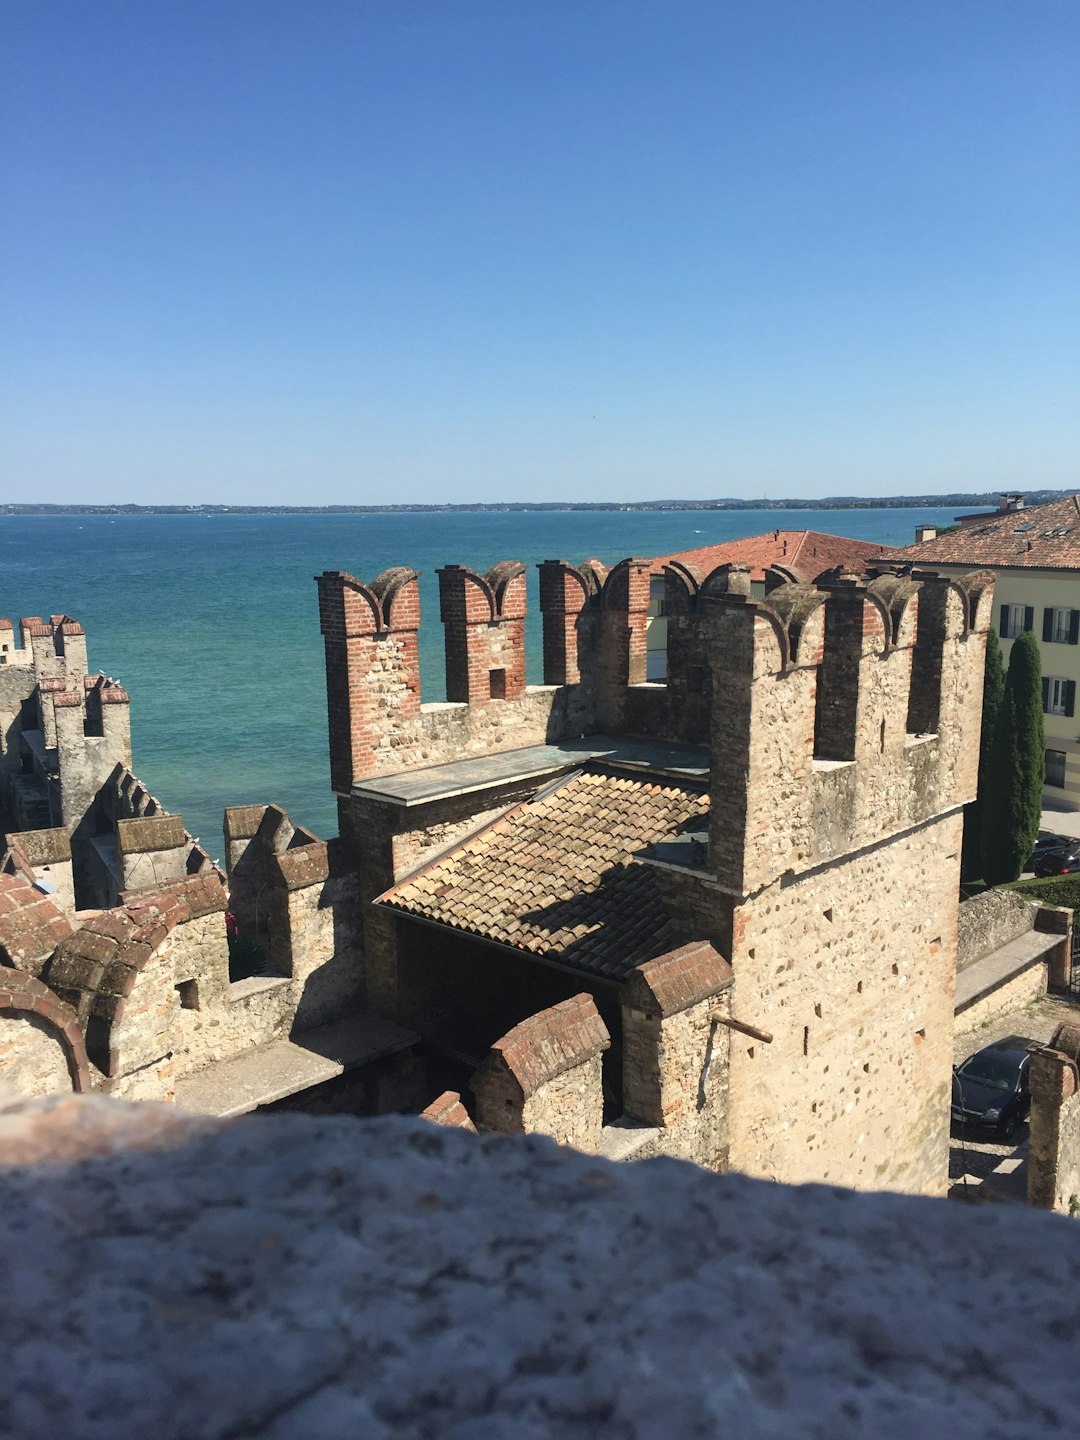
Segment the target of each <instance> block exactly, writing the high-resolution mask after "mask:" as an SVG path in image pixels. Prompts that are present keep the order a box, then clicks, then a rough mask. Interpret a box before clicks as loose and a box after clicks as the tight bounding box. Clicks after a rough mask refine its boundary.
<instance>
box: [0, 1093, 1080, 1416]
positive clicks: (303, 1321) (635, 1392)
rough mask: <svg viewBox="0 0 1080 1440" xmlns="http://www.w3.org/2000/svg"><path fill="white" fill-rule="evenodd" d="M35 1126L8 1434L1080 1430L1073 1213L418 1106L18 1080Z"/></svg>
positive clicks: (0, 1400)
mask: <svg viewBox="0 0 1080 1440" xmlns="http://www.w3.org/2000/svg"><path fill="white" fill-rule="evenodd" d="M16 1138H18V1146H19V1148H18V1149H17V1150H16V1151H15V1153H16V1154H18V1155H19V1156H20V1157H21V1158H23V1159H26V1158H29V1157H30V1156H33V1155H36V1156H37V1157H38V1158H39V1159H40V1160H42V1161H44V1162H46V1163H40V1164H38V1165H36V1166H25V1167H22V1168H20V1167H18V1166H16V1167H10V1166H9V1168H7V1169H5V1170H4V1171H3V1172H0V1197H2V1204H0V1227H2V1229H3V1232H4V1241H5V1245H4V1254H5V1281H6V1285H5V1292H6V1300H5V1304H4V1306H3V1308H2V1309H0V1347H2V1349H3V1352H4V1354H5V1361H6V1368H5V1384H4V1386H3V1387H2V1389H0V1431H2V1432H3V1433H4V1434H5V1435H6V1436H8V1437H10V1440H40V1437H41V1436H43V1435H59V1434H62V1435H65V1436H67V1437H70V1440H145V1437H146V1436H148V1435H153V1436H155V1437H157V1440H189V1437H192V1436H198V1437H200V1440H226V1437H232V1436H246V1437H252V1440H309V1437H311V1436H315V1435H318V1436H322V1437H328V1440H346V1437H349V1440H353V1437H358V1436H363V1437H364V1440H390V1437H395V1440H398V1437H400V1440H421V1437H422V1440H434V1437H439V1440H444V1437H445V1440H546V1437H551V1440H555V1437H558V1440H592V1437H594V1436H596V1435H598V1434H603V1435H611V1436H617V1437H619V1440H669V1437H671V1436H679V1437H680V1440H682V1437H688V1440H689V1437H702V1440H705V1437H709V1440H711V1437H716V1436H738V1437H740V1440H742V1437H747V1440H750V1437H753V1440H790V1437H791V1436H792V1435H800V1436H806V1437H813V1440H865V1437H867V1436H870V1435H872V1436H874V1437H875V1440H911V1437H913V1436H935V1437H936V1436H945V1435H947V1436H949V1437H950V1440H984V1437H986V1436H988V1435H993V1436H995V1437H998V1440H1028V1437H1030V1436H1031V1435H1032V1434H1039V1435H1043V1436H1058V1435H1061V1436H1064V1435H1072V1433H1073V1431H1074V1427H1075V1414H1076V1406H1077V1402H1078V1400H1080V1383H1078V1381H1077V1379H1076V1369H1075V1363H1074V1362H1075V1346H1076V1335H1077V1329H1078V1321H1077V1316H1076V1306H1075V1295H1076V1291H1077V1286H1078V1284H1080V1227H1077V1226H1075V1225H1074V1224H1072V1223H1071V1222H1067V1221H1064V1220H1060V1219H1057V1218H1054V1217H1050V1216H1045V1215H1037V1214H1031V1213H1026V1212H1022V1211H1016V1210H1012V1209H1004V1208H1003V1209H1001V1210H993V1209H990V1210H985V1211H982V1210H980V1211H972V1210H969V1209H967V1208H965V1207H961V1206H956V1205H951V1204H948V1203H946V1202H943V1201H933V1200H926V1199H915V1198H909V1197H902V1196H884V1195H875V1196H859V1195H855V1194H852V1193H849V1192H846V1191H839V1190H829V1189H824V1188H807V1189H800V1190H792V1189H788V1188H786V1187H784V1186H780V1185H766V1184H760V1183H756V1182H753V1181H750V1180H746V1179H742V1178H739V1177H723V1178H716V1177H713V1176H707V1175H703V1174H702V1173H701V1172H700V1171H699V1170H696V1169H694V1168H692V1167H689V1166H685V1165H682V1164H679V1163H678V1162H675V1161H670V1160H661V1161H655V1162H652V1163H649V1164H645V1165H640V1166H623V1167H618V1166H613V1165H610V1164H608V1163H606V1162H604V1161H602V1160H596V1159H588V1158H586V1157H583V1156H580V1155H575V1154H573V1153H572V1152H569V1151H565V1150H560V1149H558V1148H556V1147H555V1146H553V1145H551V1144H550V1143H549V1142H547V1141H545V1140H540V1139H530V1140H514V1139H504V1138H494V1137H493V1138H477V1137H476V1136H472V1135H468V1134H463V1133H461V1132H456V1131H453V1130H450V1129H438V1128H436V1127H434V1126H431V1125H428V1124H423V1123H421V1122H419V1121H405V1120H389V1121H375V1122H360V1121H355V1120H350V1119H345V1118H341V1119H327V1120H312V1119H310V1118H308V1117H304V1116H296V1115H288V1116H280V1117H265V1118H260V1119H258V1120H251V1121H241V1122H235V1123H233V1124H231V1125H228V1126H225V1127H221V1128H218V1127H216V1126H207V1125H205V1124H200V1123H199V1122H195V1121H191V1120H188V1119H186V1118H184V1117H181V1116H179V1115H177V1114H175V1112H170V1111H169V1110H167V1109H165V1108H164V1107H158V1106H121V1105H117V1104H115V1103H110V1102H107V1101H102V1100H94V1101H90V1102H87V1101H85V1100H78V1101H71V1100H67V1101H62V1102H57V1101H46V1102H39V1104H38V1105H37V1106H30V1107H23V1108H21V1109H18V1110H16V1111H14V1112H12V1111H8V1112H6V1113H4V1112H0V1155H2V1156H3V1157H4V1158H5V1159H6V1160H8V1161H9V1162H10V1160H11V1158H12V1154H13V1144H12V1142H13V1140H14V1139H16ZM140 1147H142V1148H140ZM149 1147H154V1149H153V1152H152V1153H146V1150H147V1148H149ZM71 1161H78V1162H81V1163H66V1162H71ZM1003 1296H1004V1297H1007V1302H1003V1300H1002V1297H1003ZM1018 1337H1019V1338H1018Z"/></svg>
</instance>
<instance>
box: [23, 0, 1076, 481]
mask: <svg viewBox="0 0 1080 1440" xmlns="http://www.w3.org/2000/svg"><path fill="white" fill-rule="evenodd" d="M3 30H4V33H3V36H2V37H0V53H2V60H0V67H2V68H0V111H2V113H0V120H2V132H0V133H2V139H0V147H2V155H0V167H2V173H0V179H2V184H3V192H4V202H3V203H4V217H5V218H4V221H3V224H2V226H0V283H2V286H3V290H4V296H3V312H2V315H3V318H2V321H0V327H2V332H3V338H2V341H0V352H2V356H0V383H2V384H3V386H4V391H5V400H4V402H3V418H2V426H3V436H2V456H0V458H2V466H3V469H2V477H3V478H2V485H0V496H3V497H4V498H7V499H10V500H20V499H27V500H31V499H42V500H43V499H51V500H55V501H58V502H65V501H76V502H79V501H86V502H105V501H109V502H112V501H118V502H122V501H136V502H143V503H148V502H152V501H154V500H159V501H168V502H186V501H191V502H201V501H219V502H223V503H228V502H230V501H232V502H235V503H274V504H277V503H281V504H303V503H339V502H345V503H357V504H368V503H378V502H379V501H381V500H387V499H389V500H394V501H429V500H440V499H447V500H453V501H457V502H465V501H469V500H492V499H504V498H507V497H516V498H527V499H549V500H550V499H591V500H604V499H613V500H617V499H629V498H659V497H662V496H665V495H666V496H670V497H673V498H674V497H707V496H724V495H741V496H746V497H757V496H760V495H762V494H767V495H769V496H770V497H771V496H803V495H805V496H816V495H824V494H836V493H849V494H850V493H860V494H867V495H873V494H886V493H895V492H901V491H902V492H907V493H932V492H943V491H948V490H967V489H992V488H997V487H1001V488H1012V487H1017V488H1021V489H1023V488H1025V487H1027V488H1034V487H1037V486H1038V487H1041V486H1055V487H1057V486H1061V487H1064V486H1068V485H1077V486H1078V488H1080V473H1078V466H1077V456H1078V453H1080V445H1078V441H1080V5H1078V4H1077V3H1076V0H738V3H734V0H706V3H696V0H649V3H642V0H379V3H372V0H8V3H7V5H6V6H5V9H4V20H3Z"/></svg>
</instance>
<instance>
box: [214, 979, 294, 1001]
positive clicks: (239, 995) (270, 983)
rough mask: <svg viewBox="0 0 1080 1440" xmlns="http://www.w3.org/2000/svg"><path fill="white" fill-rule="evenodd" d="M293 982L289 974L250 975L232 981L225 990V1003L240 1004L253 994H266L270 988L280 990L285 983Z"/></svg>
mask: <svg viewBox="0 0 1080 1440" xmlns="http://www.w3.org/2000/svg"><path fill="white" fill-rule="evenodd" d="M291 984H292V980H291V979H290V978H289V977H288V976H287V975H248V976H247V977H246V979H243V980H233V981H232V983H231V984H230V985H229V988H228V990H226V992H225V1003H226V1005H239V1004H241V1003H242V1002H243V1001H244V1000H250V999H251V997H252V996H253V995H264V994H266V992H267V991H268V990H280V989H281V987H282V986H283V985H291Z"/></svg>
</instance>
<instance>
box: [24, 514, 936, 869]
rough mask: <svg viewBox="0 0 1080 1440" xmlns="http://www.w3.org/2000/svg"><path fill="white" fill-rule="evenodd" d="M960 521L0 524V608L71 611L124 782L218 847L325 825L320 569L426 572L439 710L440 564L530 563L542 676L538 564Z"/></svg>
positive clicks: (531, 647) (426, 653) (429, 648)
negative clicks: (249, 832) (266, 810)
mask: <svg viewBox="0 0 1080 1440" xmlns="http://www.w3.org/2000/svg"><path fill="white" fill-rule="evenodd" d="M954 513H955V512H954V510H953V509H952V508H950V509H919V510H917V509H910V510H739V511H706V512H696V511H652V512H643V511H618V510H612V511H588V512H584V511H558V512H547V511H545V512H542V513H539V514H536V513H530V514H521V513H516V514H489V513H484V512H468V513H455V514H449V515H443V514H438V515H435V514H419V515H414V514H405V515H402V514H397V515H216V516H199V515H190V516H189V515H138V516H92V515H72V516H4V517H0V615H7V616H10V617H11V618H12V619H13V620H14V621H15V622H16V623H17V622H18V619H19V616H20V615H46V616H47V615H49V614H58V613H59V612H61V611H64V612H66V613H68V614H70V615H73V616H74V617H75V618H76V619H77V620H80V621H81V622H82V623H83V625H84V626H85V627H86V631H87V638H88V642H89V651H90V667H91V669H92V670H94V671H98V670H101V671H104V672H105V673H106V674H108V675H112V676H114V677H115V678H116V679H118V680H120V681H121V682H122V683H123V684H124V686H125V687H126V688H127V690H128V691H129V693H130V694H131V697H132V707H131V719H132V732H133V742H134V752H135V765H134V768H135V771H136V773H137V774H138V776H139V777H140V779H141V780H142V781H143V782H144V784H145V785H146V786H147V787H148V788H149V789H150V790H151V791H152V792H153V794H155V795H156V796H157V797H158V799H159V800H160V801H161V802H162V804H164V805H165V806H166V807H167V808H168V809H170V810H178V811H180V812H182V814H183V815H184V818H185V822H186V824H187V826H188V829H189V830H190V831H191V832H192V834H194V835H196V836H198V837H199V838H200V839H201V841H202V843H203V844H204V845H205V846H206V847H207V849H209V850H210V852H211V853H212V854H214V855H217V856H220V854H221V853H222V835H221V829H222V811H223V809H224V807H225V806H226V805H245V804H254V803H266V802H269V801H275V802H276V803H278V804H279V805H282V806H284V807H285V809H286V810H288V811H289V813H290V815H291V816H292V818H293V819H294V820H295V821H297V822H299V823H302V824H305V825H308V826H310V827H311V828H312V829H313V830H315V831H316V832H317V833H319V834H321V835H330V834H333V833H335V832H336V828H337V822H336V811H335V805H334V801H333V798H332V796H331V794H330V789H329V774H328V760H327V741H326V700H325V678H324V671H323V647H322V637H321V635H320V634H319V616H318V607H317V603H316V593H315V585H314V580H313V577H314V576H315V575H316V574H317V573H319V572H320V571H322V570H348V571H349V572H350V573H352V574H353V575H356V576H357V577H358V578H359V579H361V580H365V581H368V580H372V579H374V577H375V576H376V575H377V574H378V573H379V571H381V570H384V569H385V568H386V567H387V566H389V565H411V566H413V567H414V568H415V569H417V570H419V571H421V572H422V578H421V581H420V589H421V606H422V616H423V622H422V626H421V631H420V663H421V675H422V681H423V691H424V693H423V698H424V699H425V700H441V699H443V698H445V695H444V690H443V673H442V669H443V666H442V626H441V624H440V623H439V602H438V582H437V580H436V576H435V571H436V569H437V568H438V567H439V566H441V565H445V564H448V563H460V564H465V565H469V566H471V567H472V568H473V569H476V570H485V569H487V568H488V567H489V566H490V565H493V564H494V563H495V562H496V561H498V560H507V559H516V560H523V561H525V562H526V564H528V565H529V566H530V577H529V585H530V594H529V621H528V673H529V679H530V681H531V682H533V681H535V682H539V681H540V679H541V678H542V675H541V670H542V654H541V646H540V614H539V605H538V599H537V577H536V570H535V568H533V567H534V566H535V563H536V562H537V561H539V560H545V559H549V558H559V559H565V560H570V561H571V562H575V563H576V562H580V561H581V560H583V559H585V558H586V557H587V556H595V557H597V558H598V559H600V560H602V561H604V562H605V563H606V564H610V563H612V562H614V561H616V560H621V559H623V558H624V557H625V556H627V555H664V554H669V553H671V552H672V551H676V550H689V549H693V548H695V547H697V546H699V545H713V544H716V543H718V542H719V541H722V540H731V539H735V538H736V537H738V536H740V535H755V534H760V533H762V532H763V531H766V530H772V529H774V528H776V527H777V526H779V527H781V528H783V529H786V530H801V529H815V530H824V531H829V532H832V533H834V534H838V535H849V536H853V537H856V538H858V539H864V540H872V541H876V542H879V543H881V544H883V545H907V544H910V543H911V542H912V541H913V540H914V538H915V536H914V527H915V526H916V525H921V524H930V525H933V524H937V525H945V524H948V523H950V521H951V520H952V517H953V514H954Z"/></svg>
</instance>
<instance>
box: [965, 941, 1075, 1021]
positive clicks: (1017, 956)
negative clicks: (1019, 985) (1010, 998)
mask: <svg viewBox="0 0 1080 1440" xmlns="http://www.w3.org/2000/svg"><path fill="white" fill-rule="evenodd" d="M1061 939H1062V937H1061V936H1060V935H1048V934H1047V933H1046V932H1045V931H1042V930H1029V931H1028V933H1027V934H1026V935H1020V936H1018V937H1017V938H1016V939H1015V940H1010V941H1009V943H1008V944H1007V945H1002V946H1001V947H1000V949H998V950H992V951H991V952H990V954H989V955H984V956H982V958H981V959H979V960H973V961H972V962H971V964H970V965H965V966H964V968H963V970H961V971H960V973H959V974H958V975H957V977H956V1007H955V1008H956V1014H957V1015H962V1014H963V1013H964V1011H965V1010H969V1009H970V1008H971V1007H972V1005H976V1004H977V1003H978V1002H979V1001H980V1000H985V998H986V997H987V996H988V995H992V994H993V993H994V991H995V990H1000V989H1001V987H1002V986H1003V985H1007V984H1008V983H1009V981H1010V980H1014V979H1015V978H1016V977H1017V976H1018V975H1021V974H1023V972H1024V971H1025V970H1030V969H1031V968H1032V966H1034V965H1039V964H1045V963H1046V959H1047V956H1048V955H1049V954H1050V952H1051V950H1054V949H1056V948H1057V946H1058V945H1060V944H1061Z"/></svg>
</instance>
